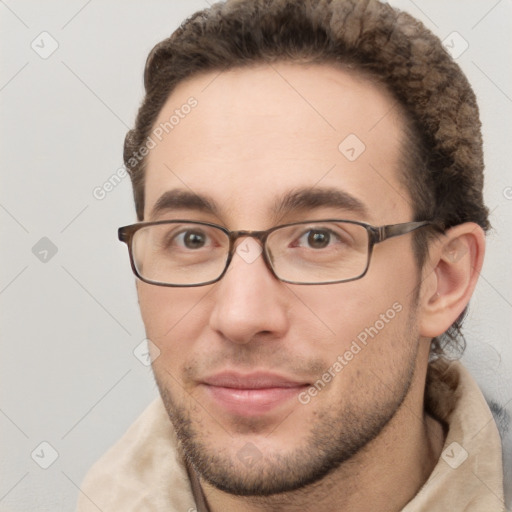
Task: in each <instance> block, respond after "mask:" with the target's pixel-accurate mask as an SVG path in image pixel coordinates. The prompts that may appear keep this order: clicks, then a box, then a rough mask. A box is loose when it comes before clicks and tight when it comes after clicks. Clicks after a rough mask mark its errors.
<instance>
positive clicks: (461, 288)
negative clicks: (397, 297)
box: [420, 222, 485, 338]
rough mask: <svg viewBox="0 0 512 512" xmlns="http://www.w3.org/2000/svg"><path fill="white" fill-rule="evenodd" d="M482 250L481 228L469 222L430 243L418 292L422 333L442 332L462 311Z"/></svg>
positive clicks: (482, 237) (466, 301) (476, 272)
mask: <svg viewBox="0 0 512 512" xmlns="http://www.w3.org/2000/svg"><path fill="white" fill-rule="evenodd" d="M484 252H485V235H484V232H483V230H482V228H481V227H480V226H479V225H478V224H475V223H473V222H466V223H464V224H459V225H458V226H455V227H453V228H451V229H449V230H448V231H447V232H446V233H445V234H444V235H442V236H441V237H440V238H439V239H438V240H436V241H435V242H433V243H432V244H431V247H430V251H429V262H428V265H426V269H428V272H429V274H428V275H427V276H426V277H424V281H423V284H422V288H424V289H423V293H422V294H421V297H422V304H421V320H420V333H421V335H422V336H425V337H428V338H433V337H435V336H439V335H441V334H443V333H444V332H446V331H447V330H448V328H449V327H450V326H451V325H452V323H453V322H454V321H455V320H456V319H457V318H458V317H459V315H460V314H461V313H462V311H463V310H464V308H465V307H466V306H467V304H468V302H469V299H470V298H471V295H472V294H473V291H474V289H475V286H476V283H477V281H478V276H479V275H480V270H481V268H482V264H483V258H484Z"/></svg>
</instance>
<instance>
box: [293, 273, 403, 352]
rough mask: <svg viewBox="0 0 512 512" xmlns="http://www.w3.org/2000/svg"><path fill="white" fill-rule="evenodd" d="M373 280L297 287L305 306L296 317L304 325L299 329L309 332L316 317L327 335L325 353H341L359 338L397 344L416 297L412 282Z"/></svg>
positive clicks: (363, 340) (370, 277)
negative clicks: (311, 322)
mask: <svg viewBox="0 0 512 512" xmlns="http://www.w3.org/2000/svg"><path fill="white" fill-rule="evenodd" d="M388 275H389V274H388ZM372 277H375V276H371V275H370V274H367V276H365V277H364V278H363V279H361V280H358V281H353V282H348V283H340V284H334V285H325V286H318V287H311V289H310V288H307V287H300V286H296V287H295V288H294V290H293V291H294V294H295V295H296V296H297V297H298V298H299V299H300V302H301V303H303V304H304V305H305V308H302V309H303V310H301V312H300V314H299V312H296V314H295V319H296V322H297V323H298V324H300V323H302V324H303V326H302V327H299V326H297V327H298V328H299V330H301V331H303V332H304V331H307V323H308V322H309V321H311V319H312V318H313V316H315V317H316V318H317V319H318V322H321V324H322V325H320V324H319V325H320V327H321V329H322V332H324V333H325V336H322V337H321V338H323V341H322V339H321V343H323V344H324V347H325V350H332V351H334V352H336V351H338V353H339V351H340V350H346V349H347V348H348V347H349V346H350V344H351V342H352V341H353V340H356V339H359V340H360V341H362V342H363V343H364V342H365V341H371V340H373V339H374V338H375V339H376V338H377V337H378V338H379V339H380V340H382V342H384V341H385V339H387V340H388V342H389V344H395V343H396V339H397V337H396V333H397V332H398V331H401V330H403V329H404V325H406V323H407V314H406V313H405V311H406V310H409V306H410V304H411V300H412V298H413V297H412V295H411V290H410V285H409V284H408V283H409V282H410V281H407V280H403V279H401V278H396V279H389V278H382V279H380V280H379V279H375V278H373V279H372ZM409 313H410V312H409ZM409 313H408V314H409ZM386 343H387V342H386ZM382 348H384V347H382Z"/></svg>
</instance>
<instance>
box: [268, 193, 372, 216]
mask: <svg viewBox="0 0 512 512" xmlns="http://www.w3.org/2000/svg"><path fill="white" fill-rule="evenodd" d="M329 207H330V208H337V209H341V210H347V211H351V212H353V213H356V214H359V215H362V216H364V217H368V209H367V208H366V206H365V205H364V203H363V202H362V201H360V200H359V199H357V198H356V197H354V196H353V195H352V194H349V193H348V192H345V191H343V190H340V189H337V188H325V187H315V188H300V189H297V190H294V191H292V192H288V193H286V194H285V195H284V196H283V197H281V198H280V199H278V200H276V202H275V203H274V207H273V209H272V212H273V214H274V215H275V216H276V217H281V216H285V215H288V214H290V213H295V212H300V211H304V210H315V209H319V208H329Z"/></svg>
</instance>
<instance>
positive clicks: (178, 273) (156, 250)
mask: <svg viewBox="0 0 512 512" xmlns="http://www.w3.org/2000/svg"><path fill="white" fill-rule="evenodd" d="M228 249H229V238H228V236H227V235H226V233H224V232H223V231H222V230H220V229H218V228H215V227H212V226H206V225H204V224H196V223H192V222H190V223H188V222H176V223H165V224H155V225H151V226H145V227H143V228H141V229H139V230H138V231H136V233H135V235H134V237H133V240H132V254H133V262H134V265H135V268H136V269H137V272H138V273H139V275H140V276H141V277H142V278H143V279H145V280H147V281H151V282H154V283H162V284H172V285H178V286H179V285H182V286H183V285H193V284H200V283H206V282H208V281H212V280H215V279H217V278H218V277H219V276H220V275H221V274H222V272H223V270H224V267H225V265H226V260H227V257H228Z"/></svg>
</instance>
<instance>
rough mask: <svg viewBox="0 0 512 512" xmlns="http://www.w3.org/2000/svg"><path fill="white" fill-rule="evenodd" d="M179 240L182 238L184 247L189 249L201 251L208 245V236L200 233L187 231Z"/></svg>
mask: <svg viewBox="0 0 512 512" xmlns="http://www.w3.org/2000/svg"><path fill="white" fill-rule="evenodd" d="M179 238H182V240H183V245H184V246H185V247H186V248H187V249H200V248H201V247H204V245H205V243H206V236H205V234H204V233H201V232H200V231H185V232H184V233H181V234H180V236H179Z"/></svg>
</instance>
